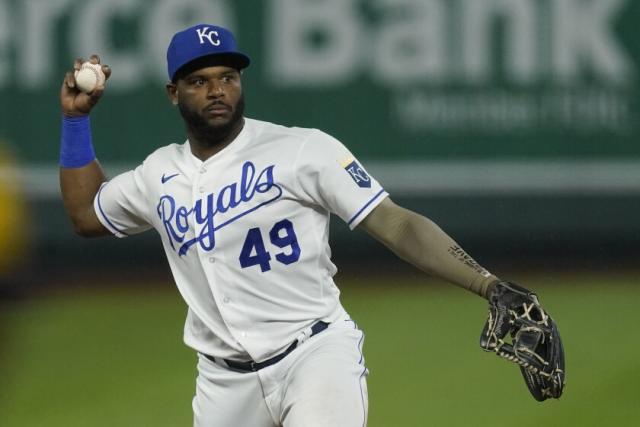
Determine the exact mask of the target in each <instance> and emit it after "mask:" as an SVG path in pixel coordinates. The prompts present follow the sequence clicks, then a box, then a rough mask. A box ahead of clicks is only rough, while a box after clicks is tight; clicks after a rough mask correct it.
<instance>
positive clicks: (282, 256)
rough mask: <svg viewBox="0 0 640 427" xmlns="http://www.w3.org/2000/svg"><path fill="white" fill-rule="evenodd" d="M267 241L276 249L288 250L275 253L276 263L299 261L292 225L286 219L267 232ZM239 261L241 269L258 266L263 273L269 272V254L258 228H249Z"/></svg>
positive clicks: (297, 245)
mask: <svg viewBox="0 0 640 427" xmlns="http://www.w3.org/2000/svg"><path fill="white" fill-rule="evenodd" d="M269 240H270V241H271V244H272V245H274V246H277V247H278V248H281V249H284V248H287V247H289V248H290V250H288V251H283V252H278V253H276V254H275V257H276V260H277V261H279V262H281V263H282V264H292V263H294V262H296V261H298V260H299V259H300V245H299V244H298V237H297V236H296V232H295V231H294V230H293V223H292V222H291V221H289V220H288V219H283V220H282V221H278V222H276V223H275V225H274V226H273V227H271V230H269ZM239 259H240V265H241V266H242V268H247V267H251V266H253V265H259V266H260V269H261V270H262V272H263V273H264V272H265V271H269V270H271V254H270V253H269V252H268V251H267V249H266V247H265V245H264V240H263V239H262V232H261V231H260V229H259V228H258V227H256V228H251V229H249V231H248V232H247V237H246V238H245V239H244V244H243V245H242V250H241V251H240V258H239Z"/></svg>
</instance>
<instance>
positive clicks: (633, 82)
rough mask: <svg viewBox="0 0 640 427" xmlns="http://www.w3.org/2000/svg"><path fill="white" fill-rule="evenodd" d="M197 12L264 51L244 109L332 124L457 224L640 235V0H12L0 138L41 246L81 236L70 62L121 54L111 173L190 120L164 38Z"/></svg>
mask: <svg viewBox="0 0 640 427" xmlns="http://www.w3.org/2000/svg"><path fill="white" fill-rule="evenodd" d="M196 22H212V23H217V24H222V25H224V26H228V27H230V28H232V29H233V30H234V32H235V33H236V35H237V37H238V39H239V44H240V46H241V47H242V49H243V50H244V51H245V52H246V53H247V54H248V55H249V56H251V58H252V61H253V63H252V65H251V67H249V68H248V69H247V70H246V71H245V73H244V76H243V84H244V89H245V94H246V99H247V115H248V116H250V117H254V118H258V119H263V120H269V121H274V122H278V123H282V124H285V125H291V126H305V127H316V128H320V129H322V130H324V131H326V132H328V133H330V134H332V135H334V136H336V137H337V138H339V139H340V140H342V141H343V142H344V143H345V144H346V145H347V146H348V147H350V148H351V150H352V151H353V152H354V153H355V154H356V155H357V156H358V157H359V158H360V159H361V160H362V162H363V163H364V165H365V167H367V168H368V169H369V171H370V172H371V173H372V174H374V175H375V176H376V177H377V178H378V179H379V180H380V181H381V182H382V183H383V185H384V186H385V187H386V188H387V189H388V190H389V191H390V193H391V194H392V195H393V196H394V197H396V198H399V199H401V200H403V201H404V202H406V203H408V204H411V205H413V206H414V207H416V208H417V209H419V210H421V211H422V212H423V213H426V214H432V213H435V214H436V215H437V216H438V220H440V221H443V222H444V223H445V225H448V226H451V227H453V230H454V231H456V232H460V233H461V234H460V235H461V237H462V238H463V239H465V238H467V237H471V238H473V239H477V240H481V241H487V240H488V241H491V238H492V237H493V236H494V234H495V232H496V230H499V231H500V233H502V235H504V236H506V237H509V236H512V239H513V240H514V241H515V240H517V239H520V238H521V237H522V236H525V237H526V236H529V237H535V238H536V239H537V240H538V241H543V242H544V241H547V242H551V241H553V239H556V240H555V241H556V242H557V241H558V239H560V241H564V240H562V239H563V238H565V237H567V233H569V236H568V237H567V238H570V239H569V240H571V239H573V240H575V241H580V239H587V240H589V239H590V240H589V242H590V244H591V245H595V246H597V245H599V244H601V243H602V242H603V240H602V239H603V238H604V237H603V236H606V238H607V239H609V240H611V239H613V240H616V239H617V241H624V242H626V244H627V245H628V246H629V247H634V245H635V246H637V243H638V242H639V241H640V237H639V235H638V230H637V225H636V222H637V218H638V215H640V206H638V203H637V202H636V200H638V199H640V198H639V197H637V196H639V195H640V29H639V28H640V27H639V26H638V25H637V23H638V22H640V2H638V1H634V0H375V1H358V0H318V1H308V0H265V1H230V0H229V1H224V0H182V1H177V0H176V1H169V0H114V1H103V0H84V1H79V0H0V141H2V143H3V144H4V145H5V146H8V147H9V148H10V149H11V151H13V152H14V154H15V157H16V158H17V161H18V163H19V166H20V169H21V171H22V173H21V177H20V179H19V182H21V183H22V188H23V190H24V194H25V196H26V197H27V199H28V200H30V201H31V211H32V212H31V214H30V218H32V221H33V228H34V230H36V231H35V232H34V233H33V236H35V237H34V239H36V241H37V242H38V244H36V245H35V246H36V247H47V248H52V247H54V248H61V247H66V245H67V243H68V242H69V238H68V237H67V236H68V232H69V229H68V228H67V227H66V225H65V226H62V224H66V222H65V221H66V220H65V219H64V218H63V217H62V215H63V213H62V209H61V206H60V204H59V202H58V198H59V196H58V192H59V190H58V187H57V176H56V175H57V169H56V162H57V153H58V138H59V122H60V111H59V106H58V98H57V93H58V91H59V86H60V83H61V80H62V76H63V74H64V72H65V70H66V69H68V68H69V67H70V65H71V64H72V62H73V59H74V58H75V57H78V56H83V57H87V56H89V55H90V54H92V53H98V54H100V55H101V56H102V59H103V62H104V63H107V64H109V65H110V66H111V67H112V69H113V76H112V78H111V80H110V81H109V83H108V86H107V92H106V94H105V96H104V98H103V100H102V101H101V103H100V105H99V106H98V108H97V109H96V111H95V114H94V115H93V117H92V125H93V132H94V143H95V146H96V151H97V153H98V156H99V158H100V160H101V161H102V162H103V163H104V164H105V165H107V167H108V171H109V174H110V175H111V176H113V175H114V174H115V173H116V172H118V171H120V170H124V169H127V168H129V167H132V166H135V165H136V164H137V163H139V162H141V161H142V160H143V159H144V157H145V156H146V155H147V154H148V153H150V152H151V151H153V150H154V149H155V148H156V147H159V146H162V145H165V144H168V143H172V142H181V141H183V140H184V138H185V137H184V129H183V125H182V122H181V120H180V117H179V115H178V113H177V111H176V110H175V108H174V107H172V106H171V105H170V103H169V102H168V101H167V99H166V95H165V93H164V84H165V83H166V80H167V76H166V66H165V49H166V45H167V43H168V41H169V39H170V37H171V35H172V34H173V33H174V32H175V31H176V30H178V29H181V28H184V27H185V26H186V25H189V24H192V23H196ZM0 176H1V175H0ZM576 209H578V210H579V212H577V211H576ZM460 212H465V213H473V212H482V214H478V215H467V216H464V218H462V219H460V218H461V216H460ZM456 218H459V220H456ZM449 219H453V220H452V222H451V224H449ZM487 220H488V221H489V222H487ZM52 224H59V225H60V226H55V227H52ZM559 224H562V225H559ZM532 227H533V229H534V230H536V233H537V234H535V236H533V235H532V232H531V230H532ZM592 230H596V231H597V230H608V232H607V233H604V232H603V233H600V232H599V231H598V232H596V233H590V231H592ZM594 235H595V236H599V237H597V238H595V239H594V238H593V236H594ZM563 236H564V237H563ZM571 236H573V237H571ZM561 237H562V238H561ZM540 239H542V240H540ZM545 239H547V240H545ZM347 241H348V239H347ZM42 242H44V243H42ZM39 245H40V246H39ZM42 245H44V246H42ZM47 250H49V249H47Z"/></svg>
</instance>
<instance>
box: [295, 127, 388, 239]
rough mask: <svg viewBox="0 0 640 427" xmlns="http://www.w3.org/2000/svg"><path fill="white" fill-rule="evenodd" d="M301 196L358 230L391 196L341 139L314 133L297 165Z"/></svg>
mask: <svg viewBox="0 0 640 427" xmlns="http://www.w3.org/2000/svg"><path fill="white" fill-rule="evenodd" d="M295 171H296V176H297V178H298V184H299V189H300V191H301V194H300V197H301V198H302V199H303V200H306V201H309V202H312V203H313V204H317V205H320V206H322V207H324V208H325V209H327V210H328V211H329V212H331V213H334V214H336V215H338V216H339V217H340V218H342V220H343V221H344V222H346V223H347V225H348V226H349V228H350V229H352V230H353V229H354V228H355V227H356V226H357V225H358V224H359V223H360V221H362V220H363V219H364V218H365V217H366V216H367V215H368V214H369V213H370V212H371V211H372V210H373V209H374V208H375V207H376V206H378V204H379V203H380V202H382V200H384V199H385V198H386V197H387V196H388V193H387V192H386V191H385V190H384V189H383V188H382V187H381V186H380V184H379V183H378V181H376V180H375V179H374V178H373V177H372V176H371V175H369V174H368V173H367V171H366V170H365V169H364V168H363V167H362V164H361V163H359V162H358V160H357V159H356V158H355V157H354V156H353V154H351V152H350V151H349V150H348V149H347V148H346V147H345V146H344V145H343V144H342V143H341V142H340V141H338V140H337V139H335V138H333V137H331V136H329V135H327V134H325V133H323V132H321V131H319V130H313V131H312V133H311V135H310V136H309V138H308V139H307V140H306V141H305V142H304V143H303V146H302V147H301V149H300V152H299V153H298V158H297V160H296V166H295Z"/></svg>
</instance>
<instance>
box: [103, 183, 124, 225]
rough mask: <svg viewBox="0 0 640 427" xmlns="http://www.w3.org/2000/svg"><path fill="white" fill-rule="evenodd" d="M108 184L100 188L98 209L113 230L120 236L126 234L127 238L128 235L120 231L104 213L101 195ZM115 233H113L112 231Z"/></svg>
mask: <svg viewBox="0 0 640 427" xmlns="http://www.w3.org/2000/svg"><path fill="white" fill-rule="evenodd" d="M106 186H107V184H106V183H105V184H104V185H103V186H102V187H100V191H98V209H100V214H102V218H104V220H105V221H106V222H107V224H108V225H109V226H110V227H111V228H113V229H114V230H115V231H116V232H118V233H120V234H124V235H125V236H129V235H128V234H127V233H125V232H124V231H122V230H120V229H119V228H118V227H116V226H115V225H114V224H113V223H112V222H111V221H109V218H107V215H106V214H105V213H104V211H103V210H102V204H101V203H100V194H102V190H103V189H104V187H106ZM112 232H113V231H112Z"/></svg>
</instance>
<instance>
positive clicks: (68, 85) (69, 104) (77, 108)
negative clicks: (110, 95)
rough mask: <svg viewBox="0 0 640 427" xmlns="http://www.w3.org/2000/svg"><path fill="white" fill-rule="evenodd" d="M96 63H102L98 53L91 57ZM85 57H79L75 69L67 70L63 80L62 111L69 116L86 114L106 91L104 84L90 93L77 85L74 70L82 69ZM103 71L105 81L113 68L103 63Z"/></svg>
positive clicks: (90, 59) (61, 93)
mask: <svg viewBox="0 0 640 427" xmlns="http://www.w3.org/2000/svg"><path fill="white" fill-rule="evenodd" d="M89 61H91V62H92V63H94V64H100V57H99V56H98V55H91V58H89ZM83 62H84V59H82V58H77V59H76V60H75V62H74V64H73V71H67V73H66V74H65V76H64V81H63V82H62V89H61V90H60V106H61V108H62V113H63V114H64V115H65V116H67V117H78V116H86V115H87V114H89V113H90V112H91V109H92V108H93V107H94V106H95V105H96V104H97V103H98V101H99V100H100V97H101V96H102V94H103V93H104V85H100V86H98V87H96V88H95V89H94V90H93V91H92V92H90V93H84V92H82V91H81V90H80V89H78V88H77V87H76V79H75V77H74V72H75V71H77V70H79V69H80V66H81V65H82V63H83ZM102 72H103V73H104V76H105V82H106V80H108V79H109V76H111V68H109V66H108V65H102Z"/></svg>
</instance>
